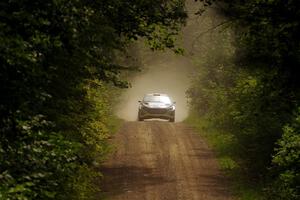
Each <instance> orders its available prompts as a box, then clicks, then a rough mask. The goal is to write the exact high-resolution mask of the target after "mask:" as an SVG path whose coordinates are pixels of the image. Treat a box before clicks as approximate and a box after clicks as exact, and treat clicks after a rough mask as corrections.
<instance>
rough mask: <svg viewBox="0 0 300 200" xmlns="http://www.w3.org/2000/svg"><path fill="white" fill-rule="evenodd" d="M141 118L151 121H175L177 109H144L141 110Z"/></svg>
mask: <svg viewBox="0 0 300 200" xmlns="http://www.w3.org/2000/svg"><path fill="white" fill-rule="evenodd" d="M139 118H140V119H151V118H159V119H174V118H175V109H169V108H167V109H166V108H147V107H143V108H140V109H139Z"/></svg>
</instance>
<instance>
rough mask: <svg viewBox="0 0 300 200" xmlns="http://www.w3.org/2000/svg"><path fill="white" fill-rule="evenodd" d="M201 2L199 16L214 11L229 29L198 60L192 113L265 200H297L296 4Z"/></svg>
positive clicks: (299, 51) (299, 54)
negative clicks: (214, 132)
mask: <svg viewBox="0 0 300 200" xmlns="http://www.w3.org/2000/svg"><path fill="white" fill-rule="evenodd" d="M201 2H202V3H204V4H205V6H204V8H201V9H200V10H199V12H198V14H203V13H205V11H206V10H207V9H208V8H211V7H213V8H214V9H215V10H217V12H218V13H219V14H221V15H222V16H223V17H224V18H225V21H223V23H222V24H221V25H223V26H226V27H227V30H226V28H223V30H222V31H221V32H222V34H223V36H222V37H221V38H218V39H217V38H215V45H214V46H213V47H214V48H211V49H209V50H208V51H207V52H205V55H206V58H204V56H203V59H202V61H203V60H205V61H204V62H202V63H201V66H200V68H201V69H200V72H199V75H198V77H197V78H196V80H195V81H194V83H193V86H192V87H191V88H190V90H189V91H188V96H189V97H190V98H191V105H192V108H193V109H192V110H193V111H194V114H196V115H197V116H198V117H200V119H201V120H202V122H203V121H205V123H203V127H205V129H206V130H211V129H213V130H214V131H216V132H217V134H218V135H219V137H221V138H223V141H222V142H223V143H226V142H227V143H228V144H229V145H228V146H227V147H228V148H227V149H226V151H228V153H229V155H231V157H232V158H233V160H234V161H235V164H233V165H232V166H231V167H232V168H239V171H240V174H243V175H244V176H246V178H247V179H248V180H249V181H250V182H252V185H258V186H259V187H261V191H262V193H263V196H265V197H266V198H270V199H287V200H293V199H295V200H296V199H299V198H300V196H299V195H300V193H299V191H300V188H299V187H300V171H299V166H300V135H299V133H300V132H299V131H300V129H299V128H300V107H299V103H300V82H299V81H300V79H299V77H300V69H299V66H300V41H299V39H300V37H299V35H300V25H299V19H300V2H299V1H297V0H289V1H284V0H249V1H243V0H233V1H227V0H216V1H210V0H206V1H201ZM228 28H230V29H231V31H228ZM228 35H230V36H228ZM232 38H233V39H232ZM201 120H200V121H201ZM220 135H221V136H220Z"/></svg>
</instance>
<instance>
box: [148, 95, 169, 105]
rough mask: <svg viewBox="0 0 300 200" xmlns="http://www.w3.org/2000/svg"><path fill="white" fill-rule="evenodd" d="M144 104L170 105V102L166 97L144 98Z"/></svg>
mask: <svg viewBox="0 0 300 200" xmlns="http://www.w3.org/2000/svg"><path fill="white" fill-rule="evenodd" d="M144 102H161V103H165V104H171V100H170V98H169V97H167V96H150V95H149V96H145V97H144Z"/></svg>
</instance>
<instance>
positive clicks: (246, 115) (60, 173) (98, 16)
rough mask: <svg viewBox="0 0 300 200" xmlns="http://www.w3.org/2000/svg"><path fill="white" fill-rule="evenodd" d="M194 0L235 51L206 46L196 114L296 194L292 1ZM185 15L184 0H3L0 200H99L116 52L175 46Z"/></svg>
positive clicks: (265, 179)
mask: <svg viewBox="0 0 300 200" xmlns="http://www.w3.org/2000/svg"><path fill="white" fill-rule="evenodd" d="M195 1H197V0H195ZM198 1H199V12H197V13H196V14H198V15H201V14H203V13H205V10H206V9H208V7H211V6H213V7H214V8H215V9H216V10H217V11H218V12H219V13H220V14H221V15H222V16H224V17H225V19H226V23H224V24H225V25H227V26H228V27H230V28H231V30H233V33H232V35H234V40H233V41H231V40H230V41H229V40H228V41H225V40H226V36H225V34H224V38H222V39H220V40H217V39H216V40H215V42H218V43H222V44H226V42H230V43H231V45H233V46H234V49H232V48H230V49H228V48H227V47H226V46H224V48H212V49H210V51H208V52H206V54H205V55H209V57H207V58H209V59H206V60H207V62H205V63H203V64H202V68H201V73H199V76H198V77H197V79H196V80H195V81H194V83H193V86H192V87H191V88H190V89H189V91H188V96H189V97H190V99H191V105H192V110H193V112H194V113H193V114H196V115H197V117H199V118H200V119H201V120H202V121H207V122H208V123H207V124H206V126H209V127H210V128H211V127H212V128H213V129H215V130H217V133H218V134H222V135H226V137H227V138H230V141H231V142H232V144H233V146H234V148H233V149H232V151H234V153H233V154H234V159H235V161H236V163H237V165H239V167H240V169H241V170H242V171H243V172H242V173H243V174H244V175H245V176H246V177H247V178H248V179H249V180H251V181H253V183H257V182H260V183H262V188H263V189H262V192H263V193H264V195H265V197H266V198H270V199H286V200H293V199H294V200H296V199H299V195H300V194H299V191H300V188H299V186H300V172H299V166H300V158H299V157H300V134H299V133H300V106H299V103H300V79H299V76H300V70H299V65H300V41H299V39H300V37H299V35H300V30H299V29H300V26H299V23H300V22H299V19H300V2H299V1H297V0H288V1H285V0H248V1H244V0H231V1H230V0H198ZM203 6H204V7H203ZM186 18H187V13H186V10H185V1H184V0H167V1H166V0H152V1H149V0H144V1H141V0H131V1H126V0H110V1H107V0H86V1H84V0H72V1H67V0H53V1H52V0H37V1H29V0H19V1H18V0H2V1H1V2H0V94H1V97H0V199H4V200H8V199H9V200H27V199H28V200H29V199H30V200H31V199H72V200H73V199H93V198H97V195H96V194H97V193H98V191H97V190H98V189H97V188H98V186H96V185H95V183H97V181H98V178H99V177H101V173H99V171H98V170H97V167H98V166H99V163H101V161H103V159H105V156H106V154H107V152H108V151H109V149H110V147H109V145H108V144H107V138H109V137H110V135H111V134H112V132H113V131H114V129H115V126H116V122H115V121H116V119H115V118H114V116H113V114H112V107H113V104H114V102H115V99H116V98H115V96H117V94H116V93H115V88H118V87H127V86H128V83H126V82H124V81H122V79H121V78H120V77H121V72H122V71H124V70H130V69H131V66H126V65H120V64H119V63H118V62H116V60H118V58H117V57H118V56H120V55H122V53H124V52H126V49H127V46H128V45H129V44H130V43H131V42H133V41H135V40H137V39H139V38H145V39H146V40H147V43H148V45H149V47H150V48H151V49H153V50H163V49H165V48H170V49H172V50H173V51H175V52H177V53H178V52H182V50H181V49H180V48H178V47H177V46H175V45H174V43H176V42H175V39H176V35H177V34H178V32H179V31H180V28H181V27H182V26H183V25H184V23H185V20H186ZM199 29H201V27H199ZM232 43H233V44H232ZM218 46H220V45H218ZM216 51H218V53H216ZM220 52H221V53H220ZM228 52H230V53H228ZM228 54H230V55H228ZM214 55H220V56H219V57H218V58H216V57H214ZM195 56H197V55H195ZM200 56H201V55H199V57H200ZM100 189H101V188H100Z"/></svg>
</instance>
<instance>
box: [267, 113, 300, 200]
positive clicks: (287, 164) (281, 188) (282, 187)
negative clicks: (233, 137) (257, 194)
mask: <svg viewBox="0 0 300 200" xmlns="http://www.w3.org/2000/svg"><path fill="white" fill-rule="evenodd" d="M275 152H276V154H275V155H274V157H273V160H272V161H273V168H272V170H273V173H274V174H275V176H276V178H275V181H274V183H273V185H272V186H271V187H269V188H268V189H269V191H270V192H269V195H270V197H271V198H272V199H289V200H296V199H299V197H300V193H299V191H300V188H299V186H300V172H299V169H298V168H299V166H300V114H299V111H298V113H297V115H296V118H295V120H294V121H293V123H292V124H289V125H286V126H285V127H284V133H283V136H282V138H281V139H280V140H279V141H278V147H277V148H276V149H275ZM274 188H276V190H275V191H276V194H275V193H274Z"/></svg>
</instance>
